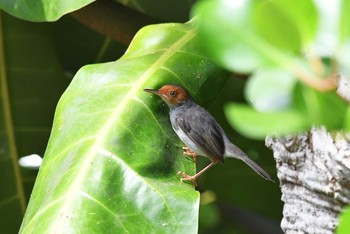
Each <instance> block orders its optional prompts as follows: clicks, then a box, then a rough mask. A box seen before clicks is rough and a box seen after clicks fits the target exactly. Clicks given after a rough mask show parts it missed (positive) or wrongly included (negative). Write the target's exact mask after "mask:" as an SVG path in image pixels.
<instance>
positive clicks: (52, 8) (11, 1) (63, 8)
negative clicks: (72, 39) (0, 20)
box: [0, 0, 94, 21]
mask: <svg viewBox="0 0 350 234" xmlns="http://www.w3.org/2000/svg"><path fill="white" fill-rule="evenodd" d="M93 1H94V0H75V1H71V0H61V1H51V0H42V1H26V0H4V1H0V8H1V9H3V10H4V11H6V12H8V13H10V14H11V15H14V16H16V17H18V18H21V19H25V20H30V21H54V20H57V19H58V18H60V17H62V16H63V15H64V14H67V13H69V12H72V11H75V10H77V9H79V8H81V7H83V6H85V5H87V4H89V3H91V2H93Z"/></svg>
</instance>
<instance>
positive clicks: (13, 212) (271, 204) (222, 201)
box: [0, 0, 350, 233]
mask: <svg viewBox="0 0 350 234" xmlns="http://www.w3.org/2000/svg"><path fill="white" fill-rule="evenodd" d="M18 2H19V3H21V4H22V5H20V6H26V5H25V4H23V3H22V2H21V1H18ZM48 2H49V1H48ZM77 2H78V1H77ZM98 2H99V4H101V5H104V6H107V8H110V9H114V8H120V7H122V4H123V5H126V6H127V8H128V9H133V10H132V12H131V13H130V12H128V11H124V12H126V13H125V16H124V18H122V19H121V20H126V19H128V17H131V18H129V20H130V21H133V20H135V21H136V23H134V24H133V23H131V25H136V26H134V28H132V29H130V30H129V31H128V30H127V28H128V24H126V23H125V24H124V26H123V27H121V28H120V29H118V30H121V32H122V33H121V34H122V35H123V30H126V31H127V32H126V33H125V35H126V36H125V38H126V39H125V38H124V39H123V36H120V37H119V40H118V35H117V36H116V37H115V35H113V33H112V32H110V31H109V30H110V29H111V28H108V27H107V28H105V29H104V28H101V27H100V26H97V27H95V26H94V24H93V23H91V21H94V20H97V19H101V20H103V19H102V17H101V16H100V15H94V9H97V8H98V7H97V5H91V6H89V8H88V9H89V10H87V9H86V8H84V9H82V10H80V11H78V12H76V13H73V14H68V15H64V16H63V17H61V18H60V15H59V14H58V13H57V12H55V14H52V15H50V16H49V17H48V18H45V17H46V16H45V17H44V16H41V15H40V14H41V11H38V12H34V13H32V14H27V15H26V14H25V13H23V12H28V11H25V9H22V8H20V10H18V11H14V10H13V9H15V8H14V7H13V6H11V4H9V3H8V2H7V1H0V8H2V9H4V10H5V11H7V12H9V13H11V14H17V15H16V16H17V17H21V18H25V19H27V20H32V21H42V22H29V21H26V20H21V19H18V18H16V17H14V16H11V15H9V14H8V13H6V12H5V11H0V41H1V44H0V46H1V47H0V49H1V56H0V67H1V69H2V70H1V72H2V73H5V72H6V74H7V77H8V79H7V83H6V82H3V81H2V83H1V98H2V99H1V101H2V102H1V103H0V105H1V106H0V107H1V108H0V111H1V113H0V126H1V128H0V130H1V142H0V143H1V151H0V168H1V169H0V171H2V175H3V176H2V177H1V179H0V186H1V190H0V220H1V221H0V233H17V232H18V230H19V227H20V224H21V221H22V217H23V215H24V211H25V204H26V203H27V202H28V199H29V197H30V194H31V189H32V186H33V183H34V181H35V177H36V173H37V170H36V169H29V168H23V167H18V164H17V160H16V159H15V158H11V157H9V155H10V154H15V155H16V154H17V155H18V156H19V157H23V156H27V155H31V154H38V155H40V156H43V155H44V152H45V148H46V144H47V141H48V138H49V135H50V130H51V126H52V120H53V116H54V111H55V106H56V104H57V101H58V99H59V98H60V96H61V94H62V93H63V92H64V90H65V89H66V88H67V86H68V85H69V83H70V81H71V79H72V78H73V76H74V75H75V73H76V72H77V71H78V69H80V68H81V67H82V66H84V65H87V64H94V63H103V62H108V61H115V60H117V59H118V58H119V57H120V56H122V55H123V54H124V52H125V50H126V49H127V46H128V43H127V41H128V40H129V39H128V38H131V37H132V35H133V33H136V31H137V30H136V29H137V28H138V27H141V26H143V25H147V24H150V23H161V22H181V23H184V22H187V21H188V20H189V19H190V15H191V13H190V12H191V9H192V6H193V4H195V3H196V1H191V0H181V1H174V0H167V1H161V0H157V1H151V0H148V1H131V2H128V1H120V2H113V1H107V0H103V1H98ZM307 2H308V4H309V3H311V2H312V1H307ZM87 3H88V1H86V2H85V1H81V2H79V4H80V5H79V4H78V5H79V7H82V6H83V5H85V4H87ZM99 6H100V5H99ZM26 7H29V6H26ZM79 7H77V9H78V8H79ZM201 7H203V8H202V9H201ZM24 8H25V7H24ZM311 8H313V6H311ZM123 9H124V8H123ZM206 9H208V8H206V7H205V5H203V6H200V5H199V6H197V9H196V11H195V12H196V13H198V14H199V15H200V20H199V22H204V21H206V20H209V21H210V20H211V19H213V20H212V22H214V27H216V26H215V19H214V18H215V15H210V14H209V13H208V14H207V15H206V13H205V10H206ZM345 9H348V5H347V6H346V7H345ZM22 10H23V12H22ZM73 10H74V9H68V10H66V11H67V13H69V12H70V11H73ZM134 10H135V11H134ZM203 12H204V13H203ZM315 12H316V10H315ZM315 12H314V13H315ZM255 13H256V12H255ZM192 14H193V13H192ZM286 15H288V14H287V13H286ZM316 15H317V14H316V13H315V16H314V17H313V18H314V19H315V21H317V20H316V18H317V16H316ZM206 16H207V18H206ZM311 16H313V15H312V14H311ZM50 17H51V18H50ZM89 17H91V18H89ZM203 17H204V19H203ZM210 17H213V18H210ZM260 17H264V15H262V16H260ZM58 18H59V19H58ZM282 18H283V17H282ZM292 18H293V17H292ZM311 18H312V17H311ZM218 20H220V19H218ZM43 21H53V22H43ZM311 21H312V20H311ZM344 21H345V22H348V21H347V20H344ZM81 22H84V24H83V23H81ZM102 22H103V21H102ZM85 24H87V25H89V27H88V26H86V25H85ZM217 24H218V25H219V26H220V22H219V21H218V22H217ZM316 24H317V23H316ZM345 25H346V24H345ZM278 26H279V25H272V28H270V29H269V30H271V31H273V32H275V31H276V29H277V31H278V29H279V28H278ZM282 26H283V25H282ZM273 27H277V28H273ZM344 27H345V28H348V25H346V26H344ZM262 28H263V27H262ZM310 28H317V27H316V26H315V25H313V23H312V22H311V23H310ZM218 29H219V30H220V27H218ZM118 30H117V31H118ZM203 30H204V31H202V33H203V35H204V38H205V36H206V32H205V29H203ZM240 30H244V27H243V29H240ZM274 30H275V31H274ZM290 30H291V31H292V32H293V29H290ZM299 30H300V31H303V30H304V31H305V30H306V31H307V28H306V29H299ZM247 31H248V29H247ZM257 31H259V30H257ZM316 31H317V30H316V29H314V32H310V33H304V34H301V35H302V36H304V38H303V39H305V38H306V39H305V40H300V41H299V42H298V39H295V40H294V39H291V40H292V42H291V43H290V44H288V43H287V44H283V43H282V44H278V43H279V42H281V41H279V40H278V38H277V39H276V38H272V39H276V40H277V42H276V43H277V44H278V46H277V47H278V49H281V50H282V52H284V50H286V49H288V50H290V49H291V48H292V49H295V51H294V52H293V53H291V54H292V55H291V56H294V55H297V56H299V55H300V51H297V50H298V49H300V48H301V47H303V43H304V42H305V43H306V44H308V43H309V42H310V41H313V40H314V38H313V36H314V35H316ZM343 31H345V32H344V33H343V34H344V35H345V36H344V37H347V36H348V34H349V31H350V30H343ZM265 32H266V31H263V32H262V33H261V35H260V36H261V37H262V38H265V39H266V38H268V37H269V34H268V33H265ZM227 33H228V34H229V33H231V32H227ZM279 33H280V34H283V33H281V32H279ZM224 34H226V32H225V31H224V32H222V35H224ZM272 34H274V33H272ZM288 35H289V34H288V33H286V35H284V36H287V37H288ZM229 36H232V35H229ZM229 38H233V37H229ZM310 38H311V39H310ZM293 40H294V41H293ZM295 41H297V42H298V43H293V42H295ZM219 43H220V42H219ZM209 44H210V43H209ZM214 44H215V43H214V42H213V45H214ZM308 45H309V44H308ZM209 47H210V45H209ZM213 48H214V50H215V46H214V47H213ZM217 48H218V47H217ZM264 49H266V48H264ZM209 50H210V48H209ZM223 50H224V51H225V50H227V48H224V49H223ZM315 51H316V52H318V51H317V50H315ZM215 53H216V52H215V51H214V53H213V56H214V57H215V56H217V55H216V54H215ZM218 53H219V52H218ZM317 55H318V56H319V57H321V58H322V61H323V62H324V64H325V66H326V67H327V68H329V67H331V65H332V63H331V62H329V61H330V59H329V58H330V57H332V54H331V55H324V54H323V55H319V54H317ZM236 56H237V58H236V60H240V57H239V56H240V55H239V54H237V55H236ZM242 56H243V55H242ZM341 56H343V55H341ZM277 57H278V56H277ZM283 58H284V57H283ZM288 59H289V57H288ZM257 60H258V59H257ZM266 60H269V58H268V59H266ZM264 61H265V60H264ZM226 62H227V61H220V59H218V63H220V64H221V65H222V66H224V67H226V68H227V69H229V70H231V71H232V70H233V73H232V76H231V78H230V79H229V80H228V82H227V84H226V86H225V88H224V89H223V90H222V91H221V93H220V95H219V97H218V99H217V100H216V101H215V103H214V104H212V105H211V106H209V107H208V109H209V111H210V112H211V113H212V114H213V115H214V116H215V118H216V119H217V120H218V122H219V123H220V124H221V125H222V127H223V128H224V129H225V131H226V133H227V135H228V136H229V138H230V139H231V140H232V141H233V142H234V143H235V144H236V145H237V146H239V147H240V148H241V149H242V150H243V151H245V152H246V153H247V154H248V155H249V156H250V157H251V158H252V159H254V160H255V161H256V162H257V163H258V164H259V165H261V166H262V167H263V168H264V169H266V170H267V171H268V172H269V173H270V174H272V175H273V176H274V177H275V178H276V175H275V162H274V160H273V155H272V152H271V151H270V150H269V149H267V148H266V147H265V145H264V141H263V137H262V136H263V135H264V134H266V133H268V131H267V130H266V129H270V126H269V125H266V126H265V129H263V130H261V129H259V131H260V132H258V133H255V132H254V126H255V125H254V124H257V125H258V126H259V127H260V125H264V122H263V121H260V122H262V123H260V122H259V120H260V119H259V118H260V117H259V116H254V118H255V120H256V123H252V125H251V126H252V127H251V128H253V131H252V130H250V129H251V128H250V129H248V130H247V128H246V127H243V128H239V126H244V124H245V123H244V121H245V120H244V119H241V120H240V119H238V120H237V117H232V119H235V120H234V123H233V125H235V123H236V126H238V127H237V128H238V129H240V134H239V133H237V132H236V131H235V130H234V129H233V128H232V126H231V125H230V124H229V121H232V120H228V119H227V117H226V116H225V114H224V113H225V111H224V110H225V108H227V104H229V103H232V102H235V103H240V104H247V103H249V104H251V105H252V106H254V107H257V104H256V102H257V99H259V98H260V97H262V99H264V95H262V96H259V95H261V94H259V95H255V91H256V90H258V89H259V88H260V89H263V87H262V86H259V85H256V84H255V87H253V88H252V86H254V84H252V82H251V83H250V84H249V86H250V88H251V89H250V94H248V95H247V92H248V93H249V91H246V89H247V86H248V83H249V81H250V80H252V79H251V78H249V77H250V76H249V75H250V74H252V73H254V70H252V69H250V68H247V69H242V70H239V69H235V66H236V65H233V67H230V64H227V63H226ZM262 64H263V65H266V64H264V63H262ZM270 65H271V64H270V63H269V64H268V67H269V68H270ZM279 65H281V64H279ZM282 65H283V64H282ZM282 65H281V67H283V66H282ZM287 70H288V69H287ZM325 70H327V69H325ZM328 70H330V69H328ZM345 71H346V69H345ZM255 76H257V75H256V74H255ZM257 79H258V78H256V77H255V78H254V80H257ZM295 82H297V81H295ZM292 83H293V82H292ZM293 84H294V86H292V88H291V86H288V87H284V88H285V89H286V90H287V91H288V94H289V99H288V100H289V102H288V101H287V104H286V103H284V104H283V105H282V106H277V107H276V106H274V107H273V108H275V109H276V108H277V110H285V109H286V108H289V107H293V110H295V109H297V110H298V111H300V112H298V113H302V116H304V117H305V116H308V117H305V118H304V117H303V118H302V119H303V121H304V122H302V123H301V125H298V126H297V127H296V128H295V129H292V130H295V131H299V130H301V129H308V127H310V126H311V125H312V124H313V123H314V120H315V118H314V116H321V114H322V113H324V111H327V110H329V109H327V108H325V107H328V106H332V107H334V108H336V109H335V110H336V111H339V112H338V113H340V114H339V115H338V116H335V117H334V118H333V117H330V118H328V119H326V120H324V119H322V118H323V117H322V118H317V119H316V122H317V123H319V124H326V125H327V124H328V125H329V126H332V127H334V128H338V129H339V128H342V127H343V126H344V119H347V118H346V108H347V105H345V103H344V102H343V101H339V100H338V99H337V100H335V98H334V97H333V96H334V93H332V94H329V95H331V96H332V97H330V98H328V96H327V97H326V98H323V97H324V96H323V94H320V93H318V92H315V91H313V90H312V91H310V90H311V89H309V87H308V86H305V87H304V85H302V84H300V83H298V84H295V83H293ZM276 87H277V88H278V86H276ZM285 89H283V91H284V90H285ZM197 95H205V94H197ZM273 95H275V96H273V97H274V98H275V99H276V98H278V97H280V96H279V95H280V94H278V93H277V94H275V93H273ZM310 95H311V96H312V97H313V99H312V98H311V99H310V98H309V97H310ZM7 97H8V98H9V99H7ZM248 98H249V100H247V99H248ZM309 100H313V101H314V102H312V103H311V104H310V102H309ZM324 100H326V101H324ZM329 100H331V101H329ZM334 100H335V101H334ZM248 101H249V102H248ZM305 103H306V104H305ZM334 103H336V104H335V105H334ZM8 104H9V105H10V106H6V105H8ZM310 105H311V106H315V107H316V110H315V108H314V109H313V110H311V111H310V108H309V107H310ZM8 108H10V110H11V113H12V116H8V113H7V111H6V110H8ZM294 108H295V109H294ZM228 112H229V111H228ZM242 113H243V112H242ZM249 113H250V112H249ZM320 113H321V114H320ZM304 114H305V115H304ZM227 115H228V116H230V114H229V113H227ZM293 116H294V115H293ZM310 116H311V117H310ZM322 116H323V115H322ZM309 117H310V118H309ZM9 118H10V121H11V126H12V128H13V129H11V128H9V127H8V124H5V123H8V121H9ZM238 118H239V116H238ZM310 119H311V120H310ZM240 121H242V123H241V122H240ZM276 121H282V122H283V121H285V120H283V119H277V117H276ZM345 122H346V121H345ZM259 124H260V125H259ZM271 124H272V125H273V124H274V122H273V121H272V123H271ZM328 125H327V126H328ZM272 127H273V126H271V128H272ZM249 131H251V132H249ZM286 131H287V132H288V131H290V129H287V130H285V131H284V132H286ZM9 132H14V135H13V136H11V135H9V134H8V133H9ZM241 134H243V135H245V137H244V136H243V135H241ZM247 136H251V138H253V139H255V140H252V139H250V138H248V137H247ZM9 142H11V143H9ZM13 142H15V145H14V144H13ZM9 152H10V153H9ZM207 163H208V161H207V159H204V158H201V159H200V162H199V165H198V168H202V167H204V166H205V165H207ZM17 169H20V171H18V170H17ZM276 180H277V178H276ZM199 185H200V186H199V187H198V188H197V189H198V190H199V191H200V193H201V204H200V216H199V233H213V232H216V233H282V231H281V230H280V227H279V223H280V220H281V218H282V202H281V200H280V198H281V194H280V189H279V186H278V182H277V183H275V184H274V183H270V182H267V181H265V180H263V179H261V178H260V177H259V176H258V175H256V174H255V173H254V172H253V171H252V170H251V169H250V168H248V167H247V166H246V165H244V164H243V163H242V162H240V161H238V160H227V161H226V162H225V165H224V166H222V165H217V166H215V167H214V168H212V169H211V170H210V171H209V172H208V173H205V174H204V175H203V176H201V177H200V179H199Z"/></svg>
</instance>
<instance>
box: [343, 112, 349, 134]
mask: <svg viewBox="0 0 350 234" xmlns="http://www.w3.org/2000/svg"><path fill="white" fill-rule="evenodd" d="M343 129H344V131H346V132H350V107H348V108H347V109H346V112H345V117H344V126H343Z"/></svg>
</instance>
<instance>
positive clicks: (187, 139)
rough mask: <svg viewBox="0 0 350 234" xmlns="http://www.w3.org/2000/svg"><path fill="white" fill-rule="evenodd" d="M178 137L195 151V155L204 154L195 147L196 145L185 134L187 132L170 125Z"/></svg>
mask: <svg viewBox="0 0 350 234" xmlns="http://www.w3.org/2000/svg"><path fill="white" fill-rule="evenodd" d="M172 127H173V129H174V131H175V132H176V134H177V135H178V137H179V138H180V139H181V141H182V142H183V143H184V144H185V145H186V146H187V147H188V148H190V149H191V150H192V151H193V152H195V153H196V154H197V155H202V156H205V154H204V153H203V152H202V151H201V150H200V149H199V148H198V147H197V145H196V144H195V143H194V142H193V141H192V140H191V138H189V137H188V136H187V134H186V133H185V132H184V131H182V129H181V128H179V127H177V128H176V127H174V125H173V126H172Z"/></svg>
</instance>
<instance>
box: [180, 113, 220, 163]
mask: <svg viewBox="0 0 350 234" xmlns="http://www.w3.org/2000/svg"><path fill="white" fill-rule="evenodd" d="M175 121H176V122H177V124H178V126H179V127H180V128H181V129H182V131H183V132H184V133H185V134H186V135H187V136H188V137H189V138H190V139H191V140H192V141H193V142H194V143H195V144H196V145H197V146H198V148H199V149H200V150H201V151H202V152H203V153H205V155H204V156H207V157H209V158H210V159H211V160H212V161H215V160H217V159H219V160H220V161H221V162H222V163H223V162H224V156H223V155H224V152H225V143H224V139H223V136H222V133H221V131H222V130H221V127H220V126H219V125H218V123H217V122H216V120H215V119H214V117H212V116H211V114H210V113H209V112H207V111H206V110H204V109H203V108H202V107H199V109H196V110H195V111H185V112H183V113H181V114H180V115H179V116H178V117H177V118H176V119H175Z"/></svg>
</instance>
